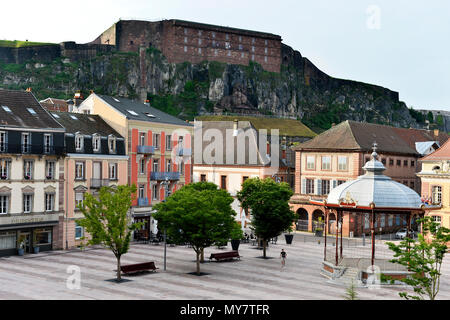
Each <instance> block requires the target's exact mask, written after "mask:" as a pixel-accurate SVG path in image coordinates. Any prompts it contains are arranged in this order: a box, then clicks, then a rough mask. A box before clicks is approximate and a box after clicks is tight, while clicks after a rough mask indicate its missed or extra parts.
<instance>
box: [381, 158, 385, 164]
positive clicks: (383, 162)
mask: <svg viewBox="0 0 450 320" xmlns="http://www.w3.org/2000/svg"><path fill="white" fill-rule="evenodd" d="M381 163H382V164H383V165H384V166H386V158H383V159H381Z"/></svg>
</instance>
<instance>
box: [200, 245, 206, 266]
mask: <svg viewBox="0 0 450 320" xmlns="http://www.w3.org/2000/svg"><path fill="white" fill-rule="evenodd" d="M200 262H201V263H203V262H205V248H202V255H201V257H200Z"/></svg>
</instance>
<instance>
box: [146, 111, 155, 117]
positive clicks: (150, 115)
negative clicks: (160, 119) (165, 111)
mask: <svg viewBox="0 0 450 320" xmlns="http://www.w3.org/2000/svg"><path fill="white" fill-rule="evenodd" d="M144 113H145V115H146V116H147V117H149V118H156V117H155V116H154V115H152V114H151V113H148V112H144Z"/></svg>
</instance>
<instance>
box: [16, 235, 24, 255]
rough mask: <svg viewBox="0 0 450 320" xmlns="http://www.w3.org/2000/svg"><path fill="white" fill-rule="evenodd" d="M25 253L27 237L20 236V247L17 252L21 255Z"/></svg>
mask: <svg viewBox="0 0 450 320" xmlns="http://www.w3.org/2000/svg"><path fill="white" fill-rule="evenodd" d="M24 253H25V237H24V236H21V237H20V238H19V248H18V249H17V254H18V255H19V256H23V254H24Z"/></svg>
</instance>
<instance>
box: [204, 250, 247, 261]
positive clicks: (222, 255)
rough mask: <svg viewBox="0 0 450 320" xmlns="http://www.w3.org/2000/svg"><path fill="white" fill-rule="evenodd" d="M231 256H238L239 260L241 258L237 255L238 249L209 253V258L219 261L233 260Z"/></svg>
mask: <svg viewBox="0 0 450 320" xmlns="http://www.w3.org/2000/svg"><path fill="white" fill-rule="evenodd" d="M233 258H238V259H239V260H241V256H240V255H239V252H238V251H229V252H220V253H211V256H210V257H209V260H211V259H216V261H221V260H233Z"/></svg>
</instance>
